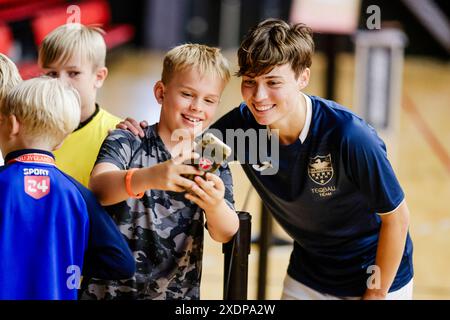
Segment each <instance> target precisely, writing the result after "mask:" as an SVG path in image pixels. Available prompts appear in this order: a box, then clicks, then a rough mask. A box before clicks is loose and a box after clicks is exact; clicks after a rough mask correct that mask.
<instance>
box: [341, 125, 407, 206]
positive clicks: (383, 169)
mask: <svg viewBox="0 0 450 320" xmlns="http://www.w3.org/2000/svg"><path fill="white" fill-rule="evenodd" d="M344 131H345V133H344V135H343V139H342V142H341V155H342V160H343V163H344V168H345V171H346V173H347V176H348V177H349V178H350V180H351V181H352V182H353V183H354V184H355V185H356V186H357V188H358V189H359V190H360V191H361V192H362V193H363V194H364V195H365V197H366V198H367V199H368V203H369V207H370V208H371V209H372V210H373V211H374V212H376V213H379V214H381V213H387V212H390V211H392V210H394V209H395V208H397V207H398V205H399V204H400V203H401V202H402V201H403V199H404V193H403V190H402V188H401V186H400V184H399V182H398V180H397V177H396V176H395V173H394V170H393V169H392V166H391V164H390V162H389V160H388V157H387V151H386V146H385V144H384V142H383V141H382V140H381V139H380V138H379V137H378V135H377V133H376V132H375V130H374V129H373V128H372V127H370V126H369V125H367V124H365V123H363V122H361V123H357V124H356V125H354V126H348V127H347V129H346V130H344Z"/></svg>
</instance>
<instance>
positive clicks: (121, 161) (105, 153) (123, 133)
mask: <svg viewBox="0 0 450 320" xmlns="http://www.w3.org/2000/svg"><path fill="white" fill-rule="evenodd" d="M139 143H140V142H139V140H138V139H137V138H136V137H135V136H134V135H133V134H132V133H131V132H128V131H127V130H120V129H118V130H114V131H112V132H111V133H110V134H109V135H108V136H107V137H106V139H105V141H103V144H102V146H101V147H100V151H99V153H98V156H97V161H96V162H95V164H99V163H103V162H107V163H111V164H114V165H115V166H116V167H118V168H119V169H120V170H126V169H128V167H129V164H130V162H131V159H132V156H133V154H134V150H135V148H136V145H138V144H139Z"/></svg>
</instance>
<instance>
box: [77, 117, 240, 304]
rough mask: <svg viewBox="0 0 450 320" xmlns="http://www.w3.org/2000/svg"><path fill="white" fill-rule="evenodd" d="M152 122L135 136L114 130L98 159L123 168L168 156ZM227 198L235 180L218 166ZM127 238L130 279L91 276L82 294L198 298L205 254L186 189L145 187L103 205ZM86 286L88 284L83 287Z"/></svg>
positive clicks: (199, 219) (199, 214)
mask: <svg viewBox="0 0 450 320" xmlns="http://www.w3.org/2000/svg"><path fill="white" fill-rule="evenodd" d="M170 158H171V156H170V153H169V152H168V151H167V149H166V148H165V146H164V143H163V141H162V140H161V138H160V137H159V136H158V135H157V133H156V125H153V126H150V127H148V128H147V129H146V130H145V137H144V138H142V139H141V138H139V137H136V136H134V135H133V134H131V133H130V132H128V131H124V130H115V131H113V132H112V133H111V134H109V136H108V137H107V138H106V140H105V141H104V142H103V145H102V147H101V149H100V153H99V155H98V158H97V162H96V163H101V162H108V163H112V164H114V165H116V166H117V167H118V168H120V169H121V170H127V169H130V168H144V167H150V166H153V165H155V164H157V163H160V162H164V161H166V160H168V159H170ZM218 174H219V176H220V177H221V178H222V180H223V182H224V184H225V190H226V191H225V200H226V202H227V204H228V205H229V206H230V207H231V208H233V203H234V200H233V185H232V178H231V173H230V170H229V168H228V166H227V165H223V166H222V167H220V168H219V170H218ZM106 209H107V210H108V212H109V213H110V214H111V216H112V217H113V219H114V220H115V221H116V224H117V225H118V227H119V229H120V231H121V232H122V234H123V235H124V236H125V237H126V239H127V241H128V244H129V246H130V248H131V251H132V252H133V254H134V257H135V260H136V274H135V276H134V277H133V278H131V279H127V280H120V281H105V280H97V279H90V280H88V282H87V284H86V283H84V284H83V287H84V291H83V292H82V296H81V297H82V299H199V295H200V277H201V270H202V253H203V229H204V227H203V225H204V223H203V211H202V209H201V208H199V207H198V206H197V205H196V204H194V203H192V202H190V201H189V200H187V199H185V197H184V193H181V192H167V191H161V190H147V191H146V192H145V194H144V196H143V197H142V198H141V199H133V198H129V199H127V200H126V201H123V202H121V203H118V204H115V205H113V206H109V207H107V208H106ZM86 285H87V286H86Z"/></svg>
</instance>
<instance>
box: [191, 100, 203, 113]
mask: <svg viewBox="0 0 450 320" xmlns="http://www.w3.org/2000/svg"><path fill="white" fill-rule="evenodd" d="M189 109H190V110H192V111H195V112H200V111H202V107H201V106H200V101H199V99H192V100H191V104H190V106H189Z"/></svg>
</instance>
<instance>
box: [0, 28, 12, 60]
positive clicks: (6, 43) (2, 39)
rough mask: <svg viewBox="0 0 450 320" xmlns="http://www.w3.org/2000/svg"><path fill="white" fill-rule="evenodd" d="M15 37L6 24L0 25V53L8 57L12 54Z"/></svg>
mask: <svg viewBox="0 0 450 320" xmlns="http://www.w3.org/2000/svg"><path fill="white" fill-rule="evenodd" d="M12 45H13V36H12V33H11V30H10V29H9V27H8V26H7V25H6V24H3V23H0V52H1V53H3V54H6V55H8V56H9V55H10V54H11V49H12Z"/></svg>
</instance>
